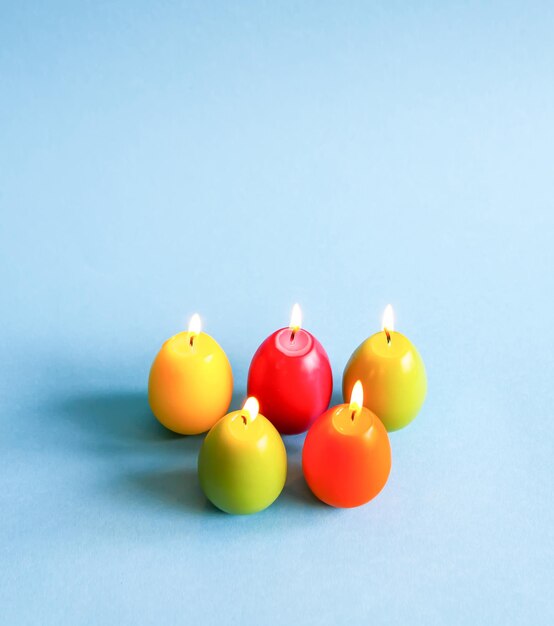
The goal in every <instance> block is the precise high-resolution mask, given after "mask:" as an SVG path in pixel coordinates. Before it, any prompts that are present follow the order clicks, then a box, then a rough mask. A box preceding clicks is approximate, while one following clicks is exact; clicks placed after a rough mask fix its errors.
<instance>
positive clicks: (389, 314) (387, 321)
mask: <svg viewBox="0 0 554 626" xmlns="http://www.w3.org/2000/svg"><path fill="white" fill-rule="evenodd" d="M383 330H385V331H387V330H388V331H393V330H394V310H393V308H392V304H387V306H386V307H385V312H384V313H383Z"/></svg>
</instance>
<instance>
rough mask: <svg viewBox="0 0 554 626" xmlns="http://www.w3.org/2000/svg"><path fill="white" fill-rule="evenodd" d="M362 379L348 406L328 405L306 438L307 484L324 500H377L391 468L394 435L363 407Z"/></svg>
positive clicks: (342, 503)
mask: <svg viewBox="0 0 554 626" xmlns="http://www.w3.org/2000/svg"><path fill="white" fill-rule="evenodd" d="M363 394H364V390H363V387H362V384H361V383H360V381H357V382H356V384H355V385H354V387H353V390H352V397H351V399H350V403H349V404H340V405H339V406H335V407H332V408H331V409H328V410H327V411H325V413H323V415H321V416H320V417H318V419H317V420H316V421H315V422H314V424H313V425H312V427H311V428H310V430H309V431H308V434H307V435H306V440H305V441H304V448H303V450H302V470H303V472H304V477H305V479H306V482H307V483H308V486H309V487H310V489H311V490H312V492H313V493H314V495H315V496H316V497H318V498H319V499H320V500H322V501H323V502H325V503H327V504H330V505H331V506H335V507H341V508H350V507H355V506H360V505H362V504H365V503H366V502H369V501H370V500H371V499H372V498H374V497H375V496H376V495H377V494H378V493H379V492H380V491H381V489H382V488H383V487H384V486H385V483H386V482H387V479H388V477H389V473H390V468H391V449H390V443H389V436H388V434H387V431H386V429H385V427H384V426H383V423H382V422H381V420H380V419H379V418H378V417H377V416H376V415H375V414H374V413H372V412H371V411H370V410H369V409H366V408H365V407H364V406H363Z"/></svg>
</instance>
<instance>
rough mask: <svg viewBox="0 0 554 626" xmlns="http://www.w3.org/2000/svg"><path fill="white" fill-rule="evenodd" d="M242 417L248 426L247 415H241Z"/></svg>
mask: <svg viewBox="0 0 554 626" xmlns="http://www.w3.org/2000/svg"><path fill="white" fill-rule="evenodd" d="M241 417H242V421H243V422H244V425H245V426H247V425H248V420H247V419H246V415H241Z"/></svg>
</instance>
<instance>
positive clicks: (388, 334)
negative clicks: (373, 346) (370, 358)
mask: <svg viewBox="0 0 554 626" xmlns="http://www.w3.org/2000/svg"><path fill="white" fill-rule="evenodd" d="M383 330H384V331H385V335H386V336H387V343H390V333H389V330H388V328H384V329H383Z"/></svg>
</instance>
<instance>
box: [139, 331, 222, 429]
mask: <svg viewBox="0 0 554 626" xmlns="http://www.w3.org/2000/svg"><path fill="white" fill-rule="evenodd" d="M191 339H192V345H191ZM232 393H233V373H232V371H231V364H230V363H229V359H228V358H227V355H226V354H225V352H224V351H223V349H222V348H221V346H220V345H219V344H218V343H217V341H215V339H213V338H212V337H210V335H207V334H206V333H199V334H193V333H190V332H182V333H178V334H177V335H175V336H174V337H171V338H170V339H168V340H167V341H166V342H165V343H164V344H163V346H162V348H161V350H160V351H159V352H158V355H157V356H156V358H155V359H154V362H153V364H152V368H151V369H150V377H149V379H148V401H149V403H150V407H151V409H152V412H153V413H154V415H155V416H156V418H157V419H158V420H159V421H160V422H161V423H162V424H163V425H164V426H165V427H166V428H169V429H170V430H172V431H174V432H176V433H180V434H182V435H196V434H198V433H203V432H205V431H207V430H209V429H210V428H211V427H212V426H213V425H214V424H215V422H217V420H218V419H220V418H221V417H222V416H223V415H225V412H226V411H227V409H228V408H229V404H230V403H231V396H232Z"/></svg>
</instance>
